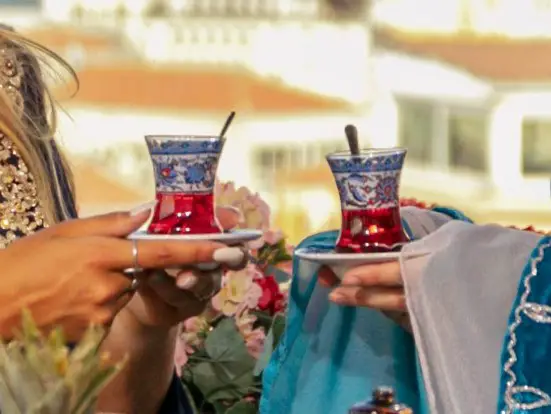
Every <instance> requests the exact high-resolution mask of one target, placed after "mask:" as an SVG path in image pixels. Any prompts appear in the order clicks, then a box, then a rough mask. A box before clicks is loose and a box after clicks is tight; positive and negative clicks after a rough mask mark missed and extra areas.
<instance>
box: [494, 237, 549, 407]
mask: <svg viewBox="0 0 551 414" xmlns="http://www.w3.org/2000/svg"><path fill="white" fill-rule="evenodd" d="M549 248H551V242H547V243H545V244H543V245H540V246H539V247H538V254H537V256H535V257H533V258H532V259H531V261H530V274H529V275H528V276H527V277H526V278H525V279H524V281H523V283H522V287H521V288H520V289H522V295H521V297H520V303H519V305H518V306H517V307H516V308H515V310H514V320H513V322H512V323H511V324H510V325H509V327H508V331H509V341H508V343H507V353H508V354H509V357H508V358H507V361H505V364H504V365H503V373H504V375H506V376H507V377H508V378H509V379H508V380H507V383H506V387H505V405H506V406H505V408H504V409H503V410H501V414H513V413H515V412H518V410H524V411H523V412H527V411H533V410H536V409H539V408H543V407H550V406H551V397H550V396H549V395H548V394H547V393H545V392H544V391H543V390H541V389H539V388H537V387H534V386H531V385H528V384H520V385H519V384H518V381H519V379H518V378H517V375H516V374H515V372H514V366H515V364H516V363H517V360H518V358H517V353H516V344H517V333H516V331H517V328H518V327H519V326H520V325H521V324H522V323H523V321H522V317H521V315H522V314H525V315H526V316H528V317H529V318H530V319H532V320H533V321H535V322H537V323H550V321H551V319H549V312H550V311H551V308H550V307H549V306H547V305H544V304H538V303H534V302H529V301H528V297H529V296H530V292H531V291H532V287H531V284H530V282H531V280H532V279H533V278H535V277H537V276H538V265H539V264H540V263H541V262H542V260H543V258H544V256H545V251H546V249H549ZM522 394H525V395H527V394H530V395H531V396H532V397H533V398H532V400H533V401H531V402H522V400H521V398H520V397H521V395H522ZM519 400H521V401H519Z"/></svg>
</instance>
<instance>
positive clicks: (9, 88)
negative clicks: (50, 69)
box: [0, 46, 24, 114]
mask: <svg viewBox="0 0 551 414" xmlns="http://www.w3.org/2000/svg"><path fill="white" fill-rule="evenodd" d="M22 78H23V68H22V67H21V63H20V62H19V59H17V56H16V52H15V50H14V49H13V48H11V47H7V46H5V47H3V48H2V49H0V88H2V89H4V91H5V92H6V93H7V95H8V96H9V98H10V99H11V101H12V104H13V105H14V108H15V110H16V111H17V112H18V113H19V114H22V113H23V107H24V100H23V95H22V94H21V89H20V88H21V83H22Z"/></svg>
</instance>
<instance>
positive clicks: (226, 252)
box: [212, 247, 245, 266]
mask: <svg viewBox="0 0 551 414" xmlns="http://www.w3.org/2000/svg"><path fill="white" fill-rule="evenodd" d="M212 258H213V259H214V261H216V262H217V263H222V264H226V265H229V266H238V265H239V264H240V263H242V262H243V259H244V258H245V253H244V252H243V250H241V249H240V248H239V247H223V248H221V249H218V250H216V251H215V252H214V255H213V256H212Z"/></svg>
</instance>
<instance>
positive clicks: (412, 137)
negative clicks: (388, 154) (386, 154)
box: [398, 101, 434, 164]
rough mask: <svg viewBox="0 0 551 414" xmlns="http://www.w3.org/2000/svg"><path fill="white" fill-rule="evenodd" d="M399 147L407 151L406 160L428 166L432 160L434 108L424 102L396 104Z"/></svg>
mask: <svg viewBox="0 0 551 414" xmlns="http://www.w3.org/2000/svg"><path fill="white" fill-rule="evenodd" d="M398 118H399V120H398V134H399V142H400V145H401V146H403V147H405V148H407V149H408V159H409V160H412V161H417V162H420V163H424V164H428V163H429V162H430V161H431V159H432V145H433V141H434V139H433V135H434V134H433V126H434V108H433V106H432V105H431V104H428V103H424V102H413V101H412V102H400V103H399V104H398Z"/></svg>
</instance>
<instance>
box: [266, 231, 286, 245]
mask: <svg viewBox="0 0 551 414" xmlns="http://www.w3.org/2000/svg"><path fill="white" fill-rule="evenodd" d="M263 238H264V241H265V242H266V243H268V244H269V245H271V246H273V245H274V244H277V243H279V242H280V241H281V240H282V239H283V233H282V232H281V231H280V230H268V231H266V232H264V237H263Z"/></svg>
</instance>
